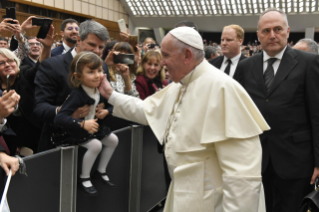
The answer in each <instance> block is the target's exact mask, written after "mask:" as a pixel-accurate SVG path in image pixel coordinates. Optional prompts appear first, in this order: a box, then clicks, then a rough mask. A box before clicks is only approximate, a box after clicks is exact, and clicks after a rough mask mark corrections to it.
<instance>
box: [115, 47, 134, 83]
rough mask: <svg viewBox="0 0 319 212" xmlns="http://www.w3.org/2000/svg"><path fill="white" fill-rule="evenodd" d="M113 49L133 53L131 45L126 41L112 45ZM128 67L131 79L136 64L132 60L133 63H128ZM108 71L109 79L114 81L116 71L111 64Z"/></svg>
mask: <svg viewBox="0 0 319 212" xmlns="http://www.w3.org/2000/svg"><path fill="white" fill-rule="evenodd" d="M114 51H116V52H125V54H134V50H133V48H132V46H131V45H130V44H129V43H126V42H119V43H117V45H116V46H115V47H114ZM128 67H129V69H130V73H131V79H132V78H133V77H135V73H136V67H137V64H136V62H135V61H134V64H133V65H128ZM109 72H110V80H111V81H116V77H115V74H116V71H115V70H114V67H113V66H109Z"/></svg>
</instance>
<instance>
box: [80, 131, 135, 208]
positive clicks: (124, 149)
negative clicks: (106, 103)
mask: <svg viewBox="0 0 319 212" xmlns="http://www.w3.org/2000/svg"><path fill="white" fill-rule="evenodd" d="M131 131H132V130H131V127H127V128H125V129H122V130H118V131H116V133H115V134H116V135H117V137H118V138H119V144H118V146H117V148H116V150H115V152H114V154H113V156H112V158H111V160H110V162H109V165H108V167H107V169H106V173H107V174H108V176H109V178H110V181H111V182H113V183H114V184H116V188H115V189H111V188H108V187H106V186H104V185H103V184H101V183H99V182H96V181H95V180H94V179H92V184H93V185H94V186H95V188H96V189H97V190H98V192H99V194H98V196H94V197H90V196H88V195H86V194H85V193H83V192H82V191H80V190H78V192H77V210H76V211H77V212H88V211H92V212H106V211H110V212H126V211H129V188H130V185H129V182H130V161H131V140H132V139H131V138H132V135H131V134H132V133H131ZM85 151H86V149H85V148H79V152H78V155H79V156H78V158H79V160H78V173H80V172H81V167H82V158H83V154H84V153H85ZM99 159H100V158H97V160H96V162H95V164H94V166H93V168H92V174H93V172H94V171H95V170H96V167H97V164H98V161H99Z"/></svg>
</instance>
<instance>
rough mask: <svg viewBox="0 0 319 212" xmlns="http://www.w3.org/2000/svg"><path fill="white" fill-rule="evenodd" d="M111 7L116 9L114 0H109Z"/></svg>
mask: <svg viewBox="0 0 319 212" xmlns="http://www.w3.org/2000/svg"><path fill="white" fill-rule="evenodd" d="M108 8H109V9H111V10H114V0H109V6H108Z"/></svg>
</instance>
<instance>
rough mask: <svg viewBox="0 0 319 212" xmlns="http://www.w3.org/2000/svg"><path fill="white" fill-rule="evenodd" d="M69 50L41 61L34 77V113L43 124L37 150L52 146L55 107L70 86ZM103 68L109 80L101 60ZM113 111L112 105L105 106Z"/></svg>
mask: <svg viewBox="0 0 319 212" xmlns="http://www.w3.org/2000/svg"><path fill="white" fill-rule="evenodd" d="M71 51H72V50H70V51H68V52H67V53H65V54H62V55H58V56H56V57H50V58H48V59H46V60H44V61H42V63H41V65H40V67H39V70H38V72H37V75H36V77H35V81H34V83H35V109H34V113H35V115H36V116H37V118H39V119H40V120H42V121H44V122H45V124H44V126H43V129H42V135H41V138H40V143H39V151H43V150H47V149H50V148H53V145H51V143H50V137H51V134H52V132H53V124H54V118H55V116H56V108H57V107H59V106H61V105H62V104H63V102H64V101H65V99H66V97H67V96H68V95H69V94H70V93H71V91H72V88H71V87H70V86H69V83H68V79H67V78H68V74H69V68H70V65H71V62H72V60H73V57H72V54H71ZM103 70H104V72H105V73H106V74H107V79H108V80H109V71H108V68H107V65H106V64H105V63H104V62H103ZM106 109H108V110H109V111H110V113H111V112H112V111H113V107H109V108H106Z"/></svg>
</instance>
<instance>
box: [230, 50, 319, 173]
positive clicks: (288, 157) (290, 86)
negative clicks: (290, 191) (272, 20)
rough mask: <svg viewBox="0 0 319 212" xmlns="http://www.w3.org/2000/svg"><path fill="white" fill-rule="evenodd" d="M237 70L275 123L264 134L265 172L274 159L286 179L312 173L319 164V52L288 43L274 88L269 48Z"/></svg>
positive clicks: (271, 122) (263, 112)
mask: <svg viewBox="0 0 319 212" xmlns="http://www.w3.org/2000/svg"><path fill="white" fill-rule="evenodd" d="M236 72H237V75H236V77H235V80H237V81H238V82H239V83H240V84H241V85H242V86H243V87H244V88H245V89H246V91H247V92H248V93H249V95H250V97H251V98H252V100H253V101H254V102H255V104H256V105H257V107H258V109H259V110H260V112H261V113H262V115H263V116H264V118H265V120H266V121H267V123H268V124H269V126H270V128H271V130H269V131H266V132H264V133H263V134H262V135H260V140H261V144H262V149H263V155H262V157H263V158H262V159H263V160H262V171H263V173H264V172H265V170H266V168H267V164H268V161H269V160H270V159H271V161H272V164H273V167H274V169H275V172H276V173H277V174H278V175H279V176H280V177H281V178H283V179H297V178H306V177H310V176H312V173H313V171H314V167H319V110H318V105H319V83H318V82H319V56H318V55H316V54H312V53H307V52H303V51H299V50H295V49H291V48H290V47H289V46H287V48H286V50H285V52H284V54H283V57H282V60H281V62H280V65H279V67H278V70H277V72H276V74H275V78H274V80H273V82H272V84H271V88H270V92H269V93H268V94H267V92H266V86H265V83H264V79H263V53H261V54H256V55H254V56H252V57H250V58H247V59H246V60H244V61H242V62H240V63H239V64H238V66H237V70H236Z"/></svg>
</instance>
